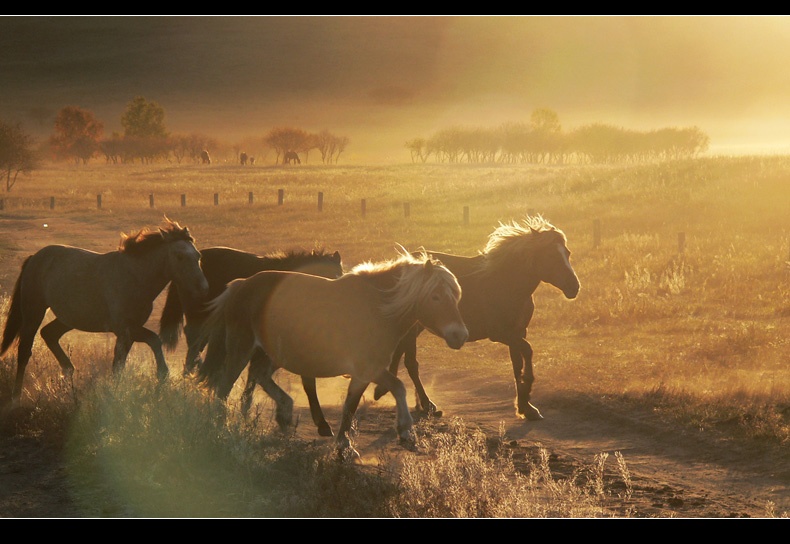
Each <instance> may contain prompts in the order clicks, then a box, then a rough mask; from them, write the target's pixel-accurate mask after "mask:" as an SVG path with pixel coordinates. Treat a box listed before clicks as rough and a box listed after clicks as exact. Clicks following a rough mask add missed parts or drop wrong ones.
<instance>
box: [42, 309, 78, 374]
mask: <svg viewBox="0 0 790 544" xmlns="http://www.w3.org/2000/svg"><path fill="white" fill-rule="evenodd" d="M72 329H73V327H69V326H68V325H66V324H65V323H63V322H62V321H61V320H59V319H54V320H52V321H50V322H49V323H48V324H47V325H45V326H44V327H43V328H42V329H41V338H43V339H44V342H46V344H47V347H48V348H49V350H50V351H51V352H52V353H53V355H55V359H57V360H58V363H60V371H61V373H62V374H63V377H64V378H69V377H71V376H72V375H74V365H73V364H71V359H69V356H68V355H66V352H65V351H63V348H62V347H60V342H59V340H60V337H61V336H63V335H64V334H66V333H67V332H69V331H70V330H72Z"/></svg>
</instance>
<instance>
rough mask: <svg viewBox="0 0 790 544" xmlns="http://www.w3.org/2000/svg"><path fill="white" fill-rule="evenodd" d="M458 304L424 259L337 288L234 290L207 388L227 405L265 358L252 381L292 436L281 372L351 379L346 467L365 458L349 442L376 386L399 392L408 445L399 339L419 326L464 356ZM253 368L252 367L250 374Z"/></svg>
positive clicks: (342, 443)
mask: <svg viewBox="0 0 790 544" xmlns="http://www.w3.org/2000/svg"><path fill="white" fill-rule="evenodd" d="M460 298H461V288H460V286H459V285H458V282H457V280H456V278H455V276H453V274H452V273H451V272H450V271H449V270H447V268H445V267H444V266H442V265H441V264H440V263H439V262H438V261H435V260H433V259H430V258H429V257H428V256H427V255H425V254H423V255H422V256H421V257H414V256H412V255H410V254H408V253H406V254H404V255H402V256H401V257H400V258H399V259H396V260H393V261H387V262H382V263H363V264H362V265H358V266H356V267H354V269H352V270H351V271H350V272H349V273H347V274H344V275H342V276H341V277H340V278H338V279H327V278H321V277H318V276H314V275H311V274H302V273H299V272H285V271H263V272H258V273H257V274H255V275H253V276H250V277H249V278H246V279H238V280H234V281H233V282H231V283H230V284H229V285H228V288H227V289H226V290H225V292H224V293H222V294H221V295H220V296H219V297H217V298H216V299H214V300H212V302H211V303H210V308H211V310H212V313H211V315H210V316H209V318H208V319H207V320H206V322H205V324H204V330H203V333H202V334H205V335H206V336H208V338H209V341H208V349H207V353H206V360H205V361H204V363H203V364H202V365H201V367H200V371H199V372H200V375H201V379H202V380H203V381H204V382H206V383H207V385H208V386H209V387H210V388H211V389H212V390H213V391H214V392H215V393H216V394H217V395H218V396H221V397H226V396H227V395H228V393H229V391H230V389H231V387H232V386H233V384H234V383H235V381H236V380H237V378H238V376H239V374H240V373H241V371H242V370H243V369H244V367H245V366H246V365H247V363H248V361H250V359H251V357H252V356H253V354H254V353H255V352H256V351H258V352H259V353H261V354H262V355H263V357H261V358H260V359H259V362H260V364H259V365H258V366H257V367H255V368H256V370H257V372H256V373H255V376H254V377H255V380H256V381H257V382H258V383H259V384H260V385H261V387H263V389H264V390H265V391H266V393H267V394H268V395H269V396H270V397H271V398H272V399H273V400H274V401H275V402H276V404H277V407H276V420H277V423H278V424H279V425H280V427H281V428H282V429H286V428H287V427H288V426H290V425H291V423H292V415H293V399H291V397H290V396H289V395H288V394H287V393H286V392H285V391H283V390H282V389H281V388H280V387H279V386H278V385H277V384H276V383H275V382H274V381H273V380H272V374H273V372H274V371H275V370H276V369H278V368H284V369H285V370H288V371H289V372H293V373H294V374H298V375H300V376H302V377H303V378H305V377H306V378H312V379H313V380H315V378H321V377H332V376H341V375H348V376H350V377H351V381H350V384H349V387H348V392H347V395H346V400H345V402H344V405H343V415H342V420H341V423H340V428H339V431H338V435H337V437H336V442H337V448H338V453H339V454H340V455H341V457H343V458H346V457H347V456H349V455H350V456H353V457H358V453H357V452H356V451H355V450H354V449H353V448H352V447H351V443H350V438H349V434H348V433H349V431H350V429H351V423H352V419H353V416H354V413H355V411H356V408H357V406H358V404H359V401H360V398H361V397H362V393H363V392H364V391H365V389H366V388H367V386H368V385H369V384H370V383H371V382H375V383H378V384H381V385H384V386H385V387H386V388H387V390H389V391H392V394H393V396H394V397H395V401H396V405H397V431H398V436H399V438H400V440H401V441H402V442H405V443H408V444H409V445H411V444H413V439H414V437H413V435H412V425H413V419H412V417H411V414H410V413H409V409H408V406H407V403H406V389H405V387H404V385H403V382H401V381H400V380H399V379H398V378H397V377H396V376H394V375H393V374H392V373H390V372H389V371H388V370H387V366H388V365H389V364H390V360H391V356H392V352H393V350H394V349H395V347H396V346H397V344H398V342H399V341H400V339H401V338H402V337H403V335H404V334H406V332H407V331H408V330H409V329H410V328H411V327H412V326H413V325H416V324H418V323H419V324H420V325H421V326H422V327H425V328H427V329H428V330H430V331H431V332H433V333H434V334H436V335H437V336H439V337H441V338H443V339H444V340H445V341H446V343H447V345H448V346H450V347H451V348H453V349H460V348H461V346H463V344H464V342H465V341H466V338H467V336H468V331H467V329H466V327H465V326H464V323H463V320H462V319H461V316H460V313H459V311H458V301H459V299H460ZM253 368H254V367H253V366H252V364H251V365H250V372H251V373H252V370H253Z"/></svg>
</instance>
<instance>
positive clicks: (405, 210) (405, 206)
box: [403, 202, 411, 217]
mask: <svg viewBox="0 0 790 544" xmlns="http://www.w3.org/2000/svg"><path fill="white" fill-rule="evenodd" d="M410 215H411V204H409V203H408V202H404V203H403V217H409V216H410Z"/></svg>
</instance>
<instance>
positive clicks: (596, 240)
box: [593, 219, 601, 247]
mask: <svg viewBox="0 0 790 544" xmlns="http://www.w3.org/2000/svg"><path fill="white" fill-rule="evenodd" d="M600 245H601V220H600V219H596V220H595V221H593V247H599V246H600Z"/></svg>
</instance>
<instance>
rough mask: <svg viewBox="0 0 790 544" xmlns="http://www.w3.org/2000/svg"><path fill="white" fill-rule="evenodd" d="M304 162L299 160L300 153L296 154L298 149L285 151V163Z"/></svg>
mask: <svg viewBox="0 0 790 544" xmlns="http://www.w3.org/2000/svg"><path fill="white" fill-rule="evenodd" d="M291 162H293V163H294V164H302V161H301V160H299V155H297V154H296V151H288V152H286V153H285V157H283V163H284V164H291Z"/></svg>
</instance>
